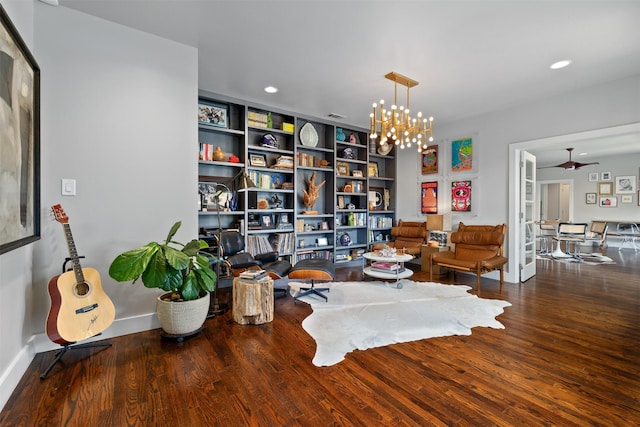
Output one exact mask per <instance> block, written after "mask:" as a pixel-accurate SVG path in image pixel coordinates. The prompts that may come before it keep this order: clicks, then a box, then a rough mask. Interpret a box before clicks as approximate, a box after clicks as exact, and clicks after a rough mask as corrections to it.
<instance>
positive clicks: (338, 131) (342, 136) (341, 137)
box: [336, 128, 347, 141]
mask: <svg viewBox="0 0 640 427" xmlns="http://www.w3.org/2000/svg"><path fill="white" fill-rule="evenodd" d="M336 139H337V140H338V141H344V140H345V139H347V135H345V134H344V131H343V130H342V128H337V129H336Z"/></svg>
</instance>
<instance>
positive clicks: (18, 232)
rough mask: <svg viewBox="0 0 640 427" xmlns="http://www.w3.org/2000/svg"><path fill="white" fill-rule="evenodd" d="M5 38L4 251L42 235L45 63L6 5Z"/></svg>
mask: <svg viewBox="0 0 640 427" xmlns="http://www.w3.org/2000/svg"><path fill="white" fill-rule="evenodd" d="M0 40H2V50H1V51H2V55H0V69H1V70H3V78H2V79H0V98H2V99H3V100H4V101H5V110H6V114H3V115H0V126H1V128H2V129H14V130H15V131H14V132H10V131H8V130H7V131H6V137H5V138H0V153H2V155H0V170H1V171H2V174H3V177H4V179H3V181H2V185H0V200H1V201H2V209H0V224H2V232H1V233H0V254H1V253H5V252H9V251H12V250H14V249H17V248H19V247H21V246H24V245H26V244H29V243H31V242H34V241H36V240H39V239H40V67H39V66H38V63H37V62H36V60H35V58H34V57H33V55H32V54H31V52H30V51H29V49H28V48H27V46H26V44H25V43H24V41H23V39H22V37H21V36H20V33H18V30H17V29H16V27H15V26H14V25H13V22H12V21H11V19H10V18H9V15H7V13H6V12H5V10H4V8H3V7H2V6H1V5H0ZM9 71H10V74H9V76H7V73H8V72H9Z"/></svg>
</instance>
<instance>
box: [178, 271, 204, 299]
mask: <svg viewBox="0 0 640 427" xmlns="http://www.w3.org/2000/svg"><path fill="white" fill-rule="evenodd" d="M199 296H200V289H198V286H197V285H196V278H195V274H194V272H193V271H190V272H189V274H187V277H185V280H184V286H183V288H182V298H183V299H185V300H187V301H188V300H192V299H196V298H198V297H199Z"/></svg>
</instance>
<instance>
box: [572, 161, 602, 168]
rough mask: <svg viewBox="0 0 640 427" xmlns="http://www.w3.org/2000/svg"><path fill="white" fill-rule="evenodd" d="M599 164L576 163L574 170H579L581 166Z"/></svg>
mask: <svg viewBox="0 0 640 427" xmlns="http://www.w3.org/2000/svg"><path fill="white" fill-rule="evenodd" d="M599 164H600V162H592V163H578V162H576V165H575V166H576V169H580V168H581V167H583V166H589V165H599Z"/></svg>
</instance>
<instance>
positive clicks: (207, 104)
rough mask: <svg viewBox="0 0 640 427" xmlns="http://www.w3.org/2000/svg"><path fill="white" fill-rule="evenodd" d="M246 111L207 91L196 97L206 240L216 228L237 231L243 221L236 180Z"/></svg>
mask: <svg viewBox="0 0 640 427" xmlns="http://www.w3.org/2000/svg"><path fill="white" fill-rule="evenodd" d="M245 110H246V109H245V106H244V105H242V104H240V103H238V102H235V101H232V100H229V99H227V98H224V97H222V98H220V97H217V96H214V95H212V94H209V93H206V92H200V94H199V97H198V118H197V123H198V147H197V149H198V189H197V191H198V227H199V231H200V234H201V235H203V236H205V237H206V236H210V235H214V234H215V233H216V232H217V231H218V228H222V229H230V228H240V227H241V226H242V223H243V221H244V215H245V213H244V206H245V200H244V195H243V194H242V193H241V192H239V191H237V188H236V185H235V184H236V182H235V179H236V178H237V177H238V176H239V175H240V174H241V173H242V171H243V169H244V167H245V166H246V163H245V137H246V132H245ZM218 191H222V193H221V194H220V195H219V197H218V198H217V199H216V198H215V194H216V193H217V192H218Z"/></svg>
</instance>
